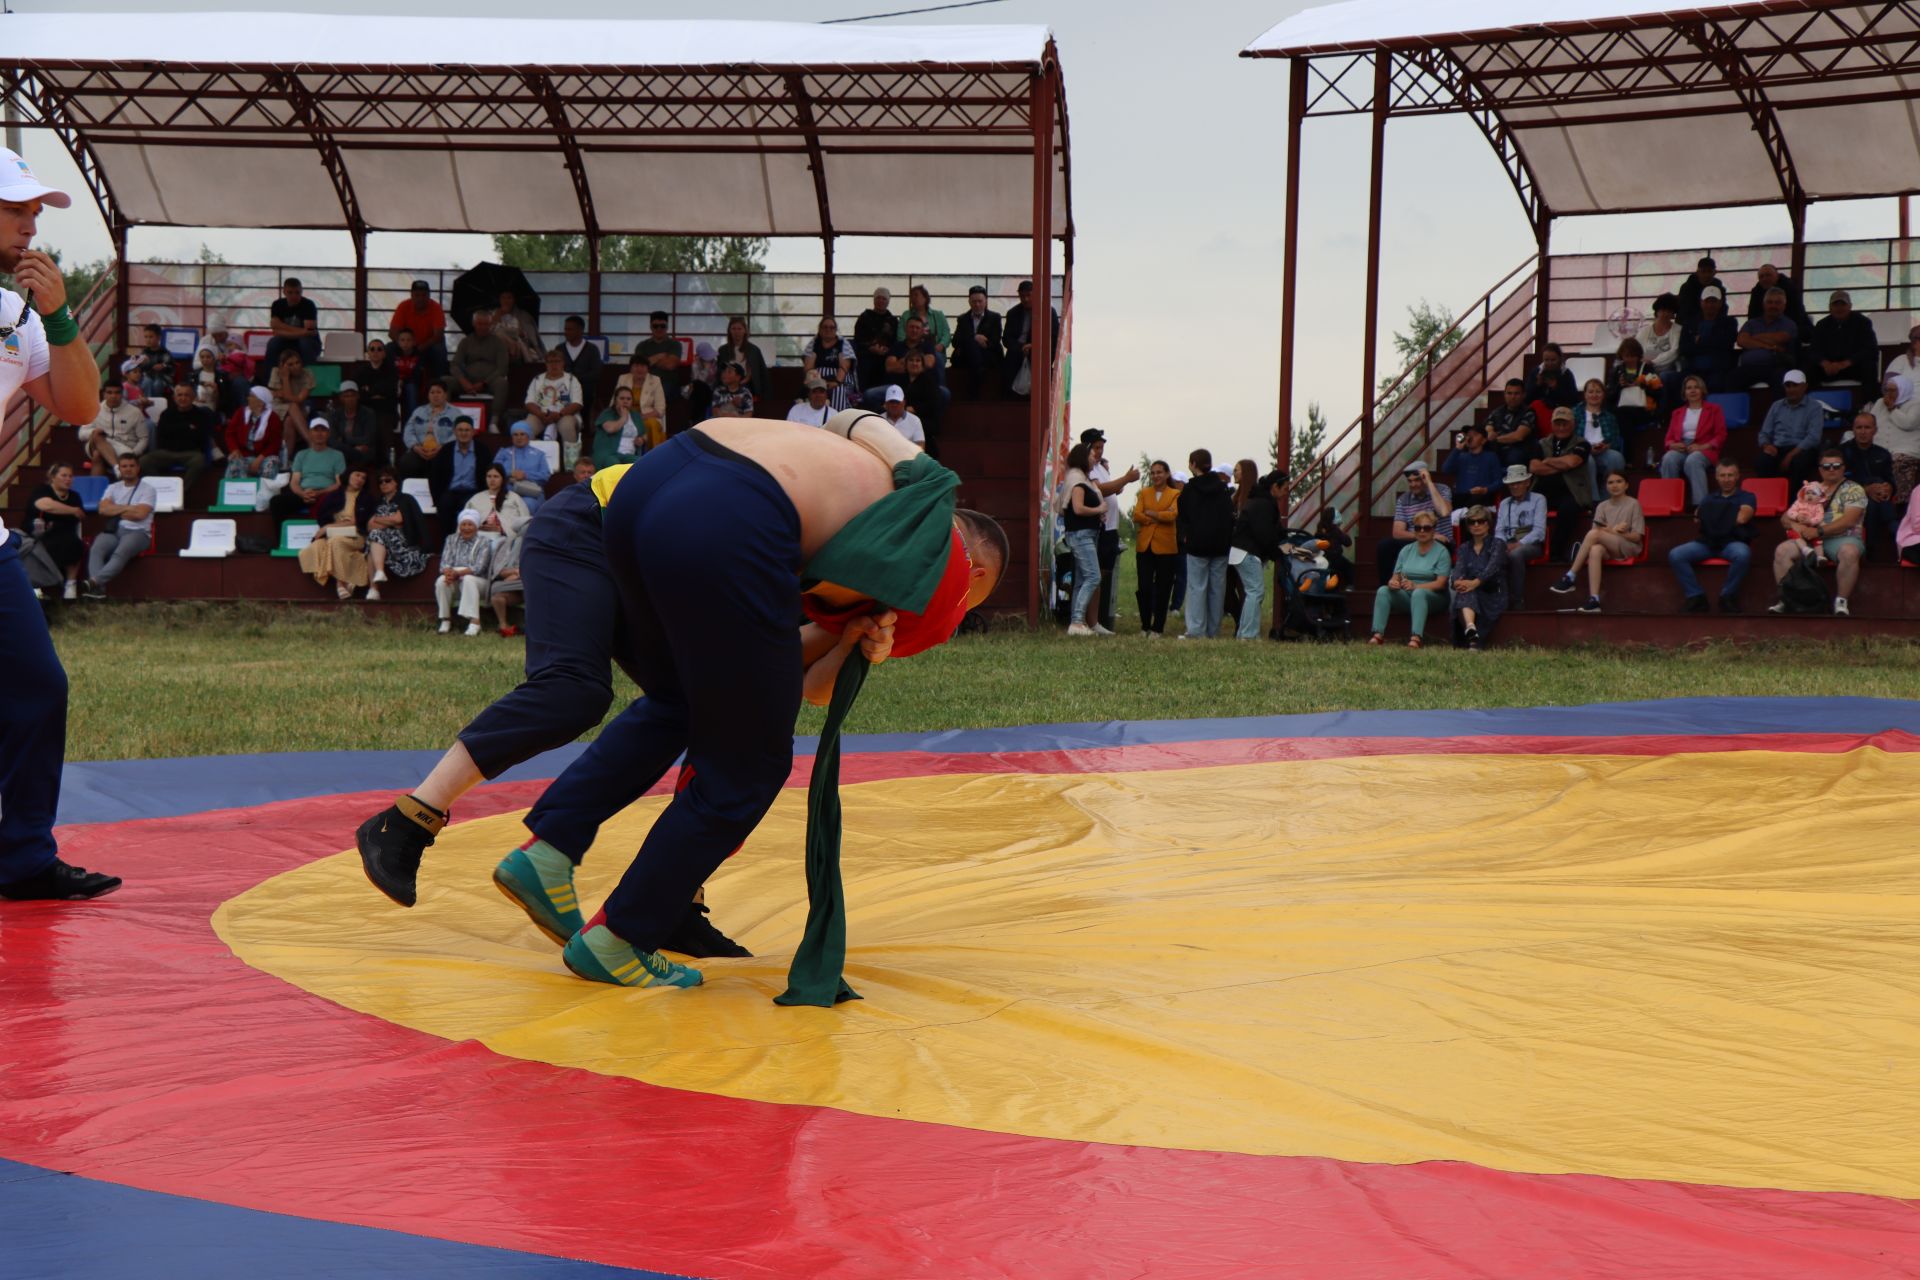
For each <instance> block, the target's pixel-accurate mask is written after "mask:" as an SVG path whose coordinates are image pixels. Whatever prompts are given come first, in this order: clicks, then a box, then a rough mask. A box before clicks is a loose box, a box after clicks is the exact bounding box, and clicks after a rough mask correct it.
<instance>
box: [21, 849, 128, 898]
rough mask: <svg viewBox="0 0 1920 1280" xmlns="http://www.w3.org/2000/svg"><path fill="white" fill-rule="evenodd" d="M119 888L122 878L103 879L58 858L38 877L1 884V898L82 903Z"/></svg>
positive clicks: (102, 876)
mask: <svg viewBox="0 0 1920 1280" xmlns="http://www.w3.org/2000/svg"><path fill="white" fill-rule="evenodd" d="M119 887H120V877H119V876H106V875H101V874H100V873H99V872H98V871H89V870H87V869H86V868H85V867H76V866H74V865H73V864H72V863H70V862H62V861H60V859H58V858H55V859H54V860H53V865H52V866H50V867H48V868H47V869H46V870H45V871H42V872H41V873H40V874H39V875H34V876H28V877H27V878H26V879H25V880H15V881H12V882H11V883H9V884H0V898H11V899H13V900H14V901H15V902H79V901H81V900H82V899H85V898H97V897H99V896H100V895H101V894H103V893H112V892H113V891H114V890H115V889H118V888H119Z"/></svg>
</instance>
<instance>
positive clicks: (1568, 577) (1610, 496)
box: [1553, 471, 1647, 613]
mask: <svg viewBox="0 0 1920 1280" xmlns="http://www.w3.org/2000/svg"><path fill="white" fill-rule="evenodd" d="M1645 545H1647V517H1646V513H1645V512H1643V511H1642V510H1641V509H1640V502H1639V499H1637V498H1634V497H1633V496H1632V495H1630V494H1629V493H1628V492H1627V477H1626V473H1625V472H1622V471H1615V472H1613V473H1612V474H1611V475H1609V476H1608V477H1607V497H1606V501H1604V502H1602V503H1601V504H1600V505H1599V506H1597V507H1595V508H1594V509H1593V527H1592V528H1591V529H1589V530H1587V536H1586V537H1584V538H1582V539H1581V540H1580V549H1579V550H1578V551H1576V552H1574V554H1573V564H1572V566H1571V567H1570V568H1568V570H1567V571H1566V573H1564V574H1562V575H1561V577H1560V581H1558V582H1556V583H1554V584H1553V590H1554V592H1555V594H1557V595H1570V594H1572V592H1573V591H1574V590H1575V588H1576V586H1577V585H1578V583H1579V581H1580V570H1581V569H1582V568H1584V569H1586V571H1587V599H1586V603H1585V604H1582V605H1581V606H1580V612H1581V613H1598V612H1600V575H1601V572H1602V570H1603V569H1604V567H1605V564H1606V562H1607V561H1608V560H1631V559H1633V558H1634V557H1635V556H1637V555H1639V554H1640V548H1641V547H1644V546H1645Z"/></svg>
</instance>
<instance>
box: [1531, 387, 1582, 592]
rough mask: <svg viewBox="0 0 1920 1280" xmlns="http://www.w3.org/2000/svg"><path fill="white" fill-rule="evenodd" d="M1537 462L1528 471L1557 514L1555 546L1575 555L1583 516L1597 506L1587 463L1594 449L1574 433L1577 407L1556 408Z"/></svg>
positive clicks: (1538, 447) (1537, 452)
mask: <svg viewBox="0 0 1920 1280" xmlns="http://www.w3.org/2000/svg"><path fill="white" fill-rule="evenodd" d="M1533 451H1534V456H1533V461H1531V462H1529V463H1528V464H1527V470H1528V471H1529V472H1530V473H1531V474H1532V476H1533V487H1534V489H1535V490H1536V491H1537V492H1538V493H1539V494H1540V496H1541V497H1542V498H1545V499H1546V500H1547V510H1549V511H1551V512H1552V513H1553V545H1554V548H1555V551H1556V554H1560V555H1565V556H1566V557H1567V558H1568V559H1569V560H1571V559H1572V558H1573V548H1574V546H1575V544H1576V543H1577V542H1578V540H1579V532H1580V519H1581V517H1582V516H1584V515H1585V514H1586V513H1587V509H1588V508H1589V507H1591V506H1592V505H1593V490H1592V489H1590V488H1588V487H1587V477H1588V475H1589V474H1591V473H1590V472H1589V470H1588V467H1587V463H1588V462H1589V461H1590V460H1591V458H1592V456H1593V451H1592V450H1591V449H1589V448H1588V447H1587V442H1586V441H1585V440H1582V439H1581V438H1580V437H1579V436H1576V435H1575V434H1573V410H1571V409H1555V410H1554V411H1553V427H1552V430H1550V431H1548V432H1547V435H1546V437H1545V438H1544V439H1542V440H1541V441H1540V443H1539V444H1537V445H1535V446H1534V447H1533Z"/></svg>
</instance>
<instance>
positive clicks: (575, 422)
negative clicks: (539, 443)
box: [526, 347, 587, 458]
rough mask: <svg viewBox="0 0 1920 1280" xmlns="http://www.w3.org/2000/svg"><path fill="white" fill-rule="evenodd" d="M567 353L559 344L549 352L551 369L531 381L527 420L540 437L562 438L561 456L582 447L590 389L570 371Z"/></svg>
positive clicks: (536, 435)
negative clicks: (585, 388) (586, 390)
mask: <svg viewBox="0 0 1920 1280" xmlns="http://www.w3.org/2000/svg"><path fill="white" fill-rule="evenodd" d="M566 356H567V353H566V352H565V351H564V350H562V349H561V348H559V347H555V348H554V349H553V350H551V351H549V352H547V369H546V372H545V373H542V374H541V375H540V376H539V377H537V378H535V379H534V380H533V381H532V382H529V383H528V384H527V403H526V421H528V422H529V423H531V424H533V428H534V433H535V435H534V438H535V439H537V440H558V441H560V444H561V449H560V456H561V457H562V458H565V457H566V456H568V455H569V454H575V453H578V452H579V449H580V418H581V415H582V414H584V413H585V412H586V399H587V397H586V392H584V391H582V390H581V389H580V380H579V379H578V378H576V377H574V376H573V375H572V374H570V373H568V372H567V359H566Z"/></svg>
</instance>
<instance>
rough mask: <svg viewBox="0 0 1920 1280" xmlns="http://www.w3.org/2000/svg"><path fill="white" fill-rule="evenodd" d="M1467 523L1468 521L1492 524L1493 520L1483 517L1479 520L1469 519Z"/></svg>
mask: <svg viewBox="0 0 1920 1280" xmlns="http://www.w3.org/2000/svg"><path fill="white" fill-rule="evenodd" d="M1467 523H1468V524H1491V523H1492V521H1490V520H1487V519H1485V518H1481V519H1478V520H1469V521H1467Z"/></svg>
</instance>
